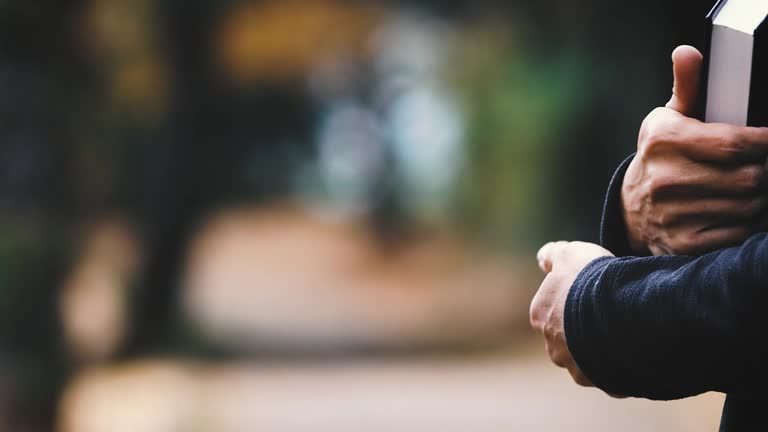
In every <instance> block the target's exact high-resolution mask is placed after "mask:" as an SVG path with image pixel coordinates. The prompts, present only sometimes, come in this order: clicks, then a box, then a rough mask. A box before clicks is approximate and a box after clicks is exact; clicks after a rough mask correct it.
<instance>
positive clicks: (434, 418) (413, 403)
mask: <svg viewBox="0 0 768 432" xmlns="http://www.w3.org/2000/svg"><path fill="white" fill-rule="evenodd" d="M711 3H713V1H710V0H702V1H694V0H687V1H677V2H669V1H666V0H646V1H642V2H640V1H622V2H618V1H611V0H583V1H580V2H574V1H571V0H541V1H536V2H531V1H522V0H520V1H510V0H506V1H493V0H440V1H433V0H412V1H406V0H402V1H394V0H393V1H383V0H379V1H375V0H367V1H365V0H358V1H352V0H350V1H343V0H273V1H270V0H261V1H257V0H252V1H245V0H243V1H240V0H154V1H153V0H0V430H2V431H6V430H7V431H47V430H58V431H62V432H91V431H94V432H101V431H109V432H120V431H132V432H135V431H146V432H153V431H162V432H174V431H183V432H190V431H200V432H204V431H217V432H218V431H222V432H228V431H237V432H239V431H304V430H313V431H359V430H367V431H390V430H403V431H417V430H418V431H441V432H442V431H453V430H455V431H466V430H478V431H500V430H508V431H560V430H571V431H594V430H605V431H610V430H622V431H647V430H654V431H673V430H674V431H693V430H715V428H716V425H717V421H718V417H719V410H720V404H721V398H720V397H719V396H716V395H706V396H704V397H700V398H696V399H692V400H688V401H682V402H675V403H652V402H645V401H632V400H628V401H615V400H612V399H610V398H608V397H607V396H604V395H602V394H600V392H598V391H595V390H586V389H580V388H577V387H576V386H575V385H574V384H572V383H571V381H570V379H569V378H568V376H567V374H566V373H564V372H562V371H560V370H558V369H557V368H555V367H554V366H551V365H550V364H549V362H548V361H547V358H546V355H545V353H544V350H543V349H542V345H543V344H542V343H541V341H540V340H539V339H538V338H536V335H534V334H533V333H532V332H531V331H530V330H529V328H528V324H527V322H528V319H527V310H528V304H529V301H530V298H531V297H532V295H533V293H534V292H535V290H536V288H537V287H538V285H539V282H540V281H541V278H542V277H541V275H540V274H539V272H538V270H537V269H536V263H535V260H534V259H533V255H534V254H535V251H536V250H537V248H538V246H540V245H541V244H543V243H544V242H546V241H549V240H556V239H580V240H586V241H596V240H597V235H598V226H599V217H600V207H601V200H602V196H603V193H604V190H605V188H606V185H607V183H608V180H609V178H610V175H611V173H612V171H613V169H614V168H615V167H616V166H617V165H618V163H619V162H620V161H621V160H622V159H623V158H624V157H625V156H627V155H628V154H629V153H631V152H632V150H633V148H634V146H635V143H636V134H637V130H638V128H639V125H640V123H641V121H642V119H643V118H644V116H645V115H646V114H647V113H648V112H649V111H650V110H651V109H653V108H654V107H656V106H659V105H661V104H663V103H665V102H666V100H667V99H668V97H669V95H670V92H671V85H672V79H671V68H670V66H671V65H670V60H669V55H670V53H671V51H672V49H673V48H674V47H675V46H677V45H678V44H681V43H688V44H695V45H700V43H699V41H700V39H701V38H702V37H703V17H704V16H705V14H706V12H707V11H708V9H709V8H710V7H711V6H712V4H711Z"/></svg>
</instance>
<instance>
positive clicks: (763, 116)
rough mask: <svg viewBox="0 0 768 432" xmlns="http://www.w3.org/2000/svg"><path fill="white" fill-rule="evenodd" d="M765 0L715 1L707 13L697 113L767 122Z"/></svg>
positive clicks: (744, 122) (742, 122) (716, 119)
mask: <svg viewBox="0 0 768 432" xmlns="http://www.w3.org/2000/svg"><path fill="white" fill-rule="evenodd" d="M766 17H768V0H719V1H718V2H717V4H716V5H715V7H714V8H713V9H712V11H711V12H710V13H709V15H708V16H707V36H706V40H705V49H704V69H703V78H704V79H703V80H702V93H703V94H704V98H703V102H704V103H703V105H702V106H701V108H700V113H699V117H700V118H701V119H702V120H704V121H706V122H709V123H729V124H734V125H738V126H768V20H767V19H766Z"/></svg>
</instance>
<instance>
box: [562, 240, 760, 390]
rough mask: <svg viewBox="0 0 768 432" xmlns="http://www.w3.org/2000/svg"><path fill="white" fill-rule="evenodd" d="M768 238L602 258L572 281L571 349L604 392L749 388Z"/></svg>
mask: <svg viewBox="0 0 768 432" xmlns="http://www.w3.org/2000/svg"><path fill="white" fill-rule="evenodd" d="M766 281H768V236H767V235H765V234H763V235H758V236H755V237H753V238H752V239H750V240H749V241H748V242H747V243H745V244H744V245H743V246H741V247H738V248H732V249H726V250H723V251H719V252H716V253H711V254H708V255H705V256H703V257H700V258H693V257H671V256H667V257H655V258H654V257H650V258H603V259H599V260H596V261H595V262H593V263H592V264H590V265H589V266H588V267H587V268H586V269H585V270H584V271H583V272H582V273H581V274H580V275H579V277H578V278H577V280H576V282H575V283H574V284H573V286H572V287H571V290H570V293H569V296H568V301H567V302H566V307H565V330H566V338H567V342H568V346H569V349H570V350H571V353H572V355H573V357H574V359H575V360H576V362H577V363H578V364H579V366H580V367H581V369H582V370H583V371H584V373H585V374H586V376H587V377H588V378H590V379H591V380H592V381H593V382H594V383H595V384H596V385H597V386H598V387H600V388H602V389H603V390H605V391H607V392H609V393H614V394H623V395H628V396H636V397H646V398H651V399H675V398H680V397H686V396H691V395H695V394H699V393H703V392H706V391H723V392H729V393H731V392H739V391H745V390H746V391H749V386H750V383H751V382H754V381H755V380H754V376H755V374H756V373H757V371H758V365H757V358H758V354H757V352H756V351H757V350H759V349H760V348H759V341H760V340H761V338H762V331H763V330H764V329H765V320H766V319H765V316H764V315H763V314H762V313H761V308H762V305H763V304H765V300H766V294H765V291H766V288H765V285H766Z"/></svg>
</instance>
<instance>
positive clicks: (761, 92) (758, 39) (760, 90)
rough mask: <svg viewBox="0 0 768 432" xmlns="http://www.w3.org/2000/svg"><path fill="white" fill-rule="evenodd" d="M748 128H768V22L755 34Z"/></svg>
mask: <svg viewBox="0 0 768 432" xmlns="http://www.w3.org/2000/svg"><path fill="white" fill-rule="evenodd" d="M754 41H755V45H754V50H753V53H752V75H751V76H752V80H751V82H750V89H749V115H748V117H747V125H748V126H757V127H766V126H768V20H766V21H764V22H763V23H762V24H761V25H760V27H759V28H758V29H757V31H756V32H755V38H754Z"/></svg>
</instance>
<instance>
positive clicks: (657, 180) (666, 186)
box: [647, 174, 677, 203]
mask: <svg viewBox="0 0 768 432" xmlns="http://www.w3.org/2000/svg"><path fill="white" fill-rule="evenodd" d="M676 184H677V179H676V178H675V177H673V176H670V175H665V174H662V175H656V176H653V177H651V178H650V179H649V180H648V186H647V196H648V198H649V200H650V201H651V203H657V202H658V201H659V199H660V198H661V197H662V196H663V195H664V194H665V193H666V192H668V191H669V190H670V189H671V188H672V187H673V186H675V185H676Z"/></svg>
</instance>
